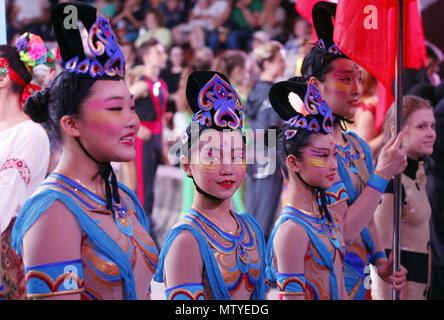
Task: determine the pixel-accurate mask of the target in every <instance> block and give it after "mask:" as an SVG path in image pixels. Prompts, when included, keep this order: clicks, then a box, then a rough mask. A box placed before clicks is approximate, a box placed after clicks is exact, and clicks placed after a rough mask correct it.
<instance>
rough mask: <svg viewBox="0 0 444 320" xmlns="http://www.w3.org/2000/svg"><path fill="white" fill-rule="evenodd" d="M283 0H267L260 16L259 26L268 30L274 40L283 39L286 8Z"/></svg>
mask: <svg viewBox="0 0 444 320" xmlns="http://www.w3.org/2000/svg"><path fill="white" fill-rule="evenodd" d="M280 4H281V0H266V1H265V2H264V10H262V12H261V15H260V16H259V22H258V27H259V28H260V29H261V30H263V31H265V32H267V33H268V34H269V35H270V38H271V39H272V40H278V41H281V40H282V38H283V35H284V23H285V17H286V14H285V10H284V8H282V7H281V6H280Z"/></svg>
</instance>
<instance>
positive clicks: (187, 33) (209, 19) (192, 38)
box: [172, 0, 227, 49]
mask: <svg viewBox="0 0 444 320" xmlns="http://www.w3.org/2000/svg"><path fill="white" fill-rule="evenodd" d="M226 9H227V2H226V1H224V0H197V1H196V2H195V4H194V6H193V8H192V9H191V11H190V15H189V17H188V22H187V23H183V24H181V25H179V26H177V27H176V28H174V29H173V31H172V32H173V38H174V41H175V43H177V44H181V45H185V44H189V45H190V47H191V48H192V49H198V48H201V47H203V46H204V45H205V42H206V39H207V38H208V37H209V35H210V33H211V32H212V31H213V30H214V28H215V25H216V23H217V21H218V19H219V18H220V16H221V15H222V14H223V13H224V12H225V10H226Z"/></svg>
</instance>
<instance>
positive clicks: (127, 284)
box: [13, 173, 158, 299]
mask: <svg viewBox="0 0 444 320" xmlns="http://www.w3.org/2000/svg"><path fill="white" fill-rule="evenodd" d="M119 188H120V189H121V190H122V191H124V192H122V194H124V196H123V197H122V198H121V199H120V200H121V201H120V202H121V203H120V204H119V205H117V204H116V203H113V207H114V212H115V214H114V217H113V218H114V221H115V227H113V228H115V229H117V230H115V229H114V231H113V233H114V234H117V236H114V237H111V236H110V235H109V234H107V233H106V232H104V230H103V229H102V226H101V220H100V218H101V217H102V216H103V215H111V214H112V213H111V211H109V210H107V209H106V207H105V206H106V200H104V199H102V198H100V197H99V196H98V195H97V194H94V193H93V192H92V191H90V190H88V189H86V188H85V187H83V186H82V185H80V184H78V183H77V182H76V181H74V180H72V179H70V178H69V177H67V176H65V175H63V174H60V173H53V174H51V175H50V176H49V177H48V178H47V179H46V180H45V181H44V183H43V184H42V186H41V189H40V190H39V192H38V193H37V194H36V195H35V196H34V197H33V198H31V199H30V200H28V202H27V203H26V204H25V206H24V207H23V209H22V211H21V213H20V215H19V219H18V220H17V224H16V226H15V227H14V231H13V247H14V249H15V250H16V251H17V252H18V253H19V254H20V252H21V247H22V239H23V235H24V234H25V232H26V231H27V230H28V229H29V228H30V227H31V226H32V225H33V223H34V222H35V221H36V220H37V219H38V217H40V215H42V214H44V212H45V210H46V209H47V208H48V207H49V206H50V205H51V204H52V203H53V201H55V200H58V201H61V202H62V203H64V204H65V206H66V207H67V208H69V210H70V211H71V213H72V214H73V215H74V216H75V217H76V219H77V221H78V222H79V225H80V227H81V228H82V230H83V232H84V234H83V238H82V243H81V253H82V257H81V258H82V265H83V274H84V289H85V290H84V292H82V294H81V298H82V299H113V298H117V299H121V298H124V299H137V298H139V299H142V298H145V296H143V297H137V294H136V286H135V282H134V281H135V280H134V270H135V269H134V268H135V267H136V265H138V264H140V263H141V264H142V267H138V270H141V269H143V270H144V271H143V274H142V275H143V278H146V279H145V280H146V282H144V283H146V288H145V290H144V292H147V291H148V286H149V283H150V281H151V276H150V275H152V274H154V271H155V269H156V266H157V260H158V257H157V255H158V250H157V248H156V246H155V244H154V242H153V240H152V239H151V237H150V236H149V227H148V224H147V221H146V215H145V212H144V211H143V209H142V208H141V206H140V204H139V202H138V201H137V196H136V195H135V194H134V193H133V192H132V191H131V190H129V189H128V188H127V187H125V186H123V185H122V184H119ZM145 280H144V281H145ZM119 287H120V288H122V289H123V290H122V289H120V290H118V289H119ZM122 294H123V296H121V295H122ZM116 295H117V296H116Z"/></svg>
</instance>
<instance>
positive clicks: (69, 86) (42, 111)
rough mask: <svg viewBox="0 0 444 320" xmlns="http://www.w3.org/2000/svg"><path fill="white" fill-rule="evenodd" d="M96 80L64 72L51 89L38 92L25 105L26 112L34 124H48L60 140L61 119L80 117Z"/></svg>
mask: <svg viewBox="0 0 444 320" xmlns="http://www.w3.org/2000/svg"><path fill="white" fill-rule="evenodd" d="M95 81H96V80H95V79H92V78H88V77H82V76H79V75H77V74H75V73H72V72H68V71H63V72H62V73H60V74H59V75H58V76H57V77H56V78H55V80H54V83H53V84H52V85H51V87H50V88H45V89H43V90H40V91H37V92H36V93H34V94H33V95H32V96H31V97H29V98H28V100H27V101H26V103H25V106H24V111H25V113H26V114H28V115H29V116H30V117H31V119H32V120H33V121H34V122H38V123H43V122H46V123H47V125H48V126H49V127H52V128H54V129H55V131H56V133H57V135H58V138H60V119H61V118H62V117H63V116H65V115H78V114H79V113H80V105H81V104H82V102H83V101H84V100H85V99H86V98H87V97H88V96H89V95H90V94H91V87H92V86H93V84H94V83H95Z"/></svg>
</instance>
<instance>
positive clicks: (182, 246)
mask: <svg viewBox="0 0 444 320" xmlns="http://www.w3.org/2000/svg"><path fill="white" fill-rule="evenodd" d="M202 274H203V260H202V257H201V255H200V251H199V244H198V242H197V240H196V239H195V238H194V236H193V235H192V234H191V233H190V232H188V231H183V232H182V233H181V234H180V235H178V236H177V237H176V239H174V241H173V243H172V244H171V247H170V249H169V250H168V253H167V255H166V258H165V287H166V290H165V294H166V296H167V297H166V298H167V299H168V300H205V293H204V287H203V279H202Z"/></svg>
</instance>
